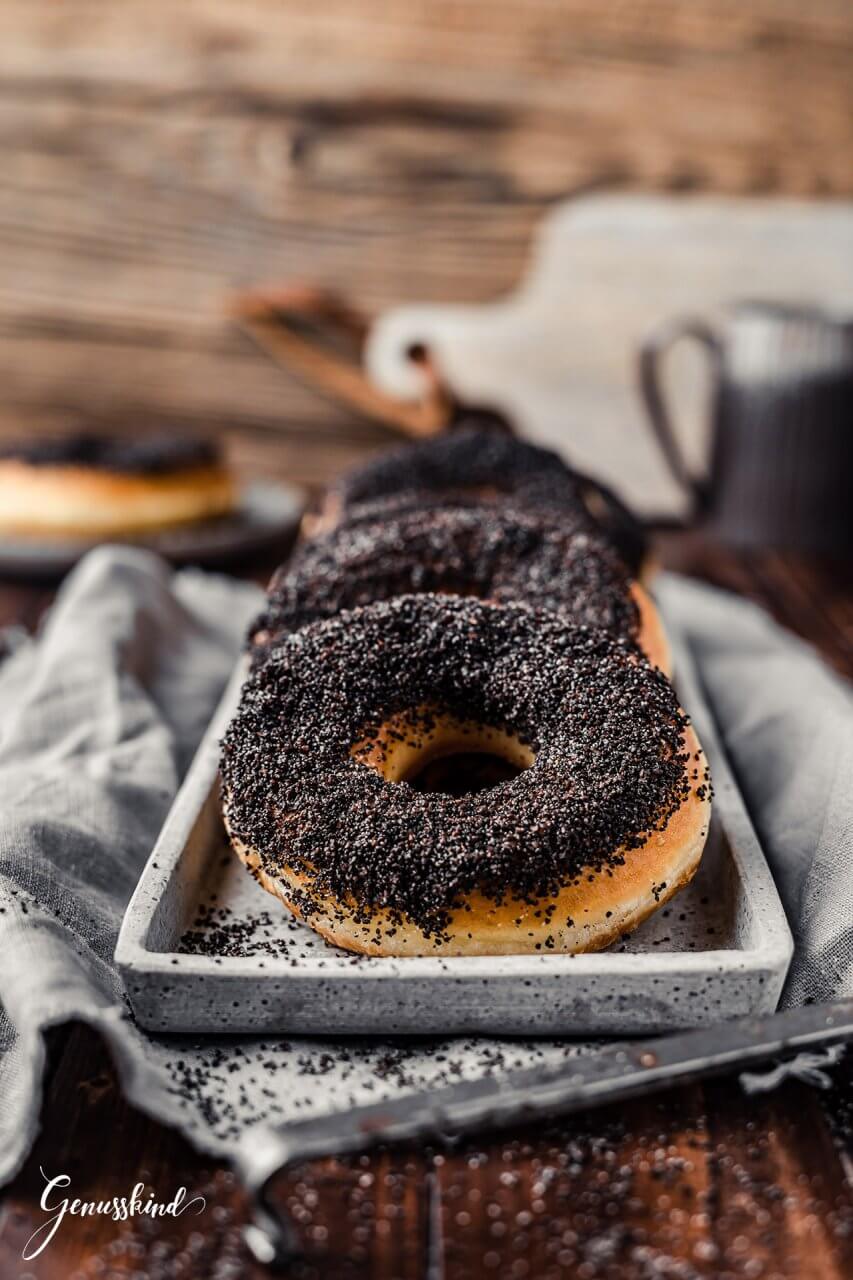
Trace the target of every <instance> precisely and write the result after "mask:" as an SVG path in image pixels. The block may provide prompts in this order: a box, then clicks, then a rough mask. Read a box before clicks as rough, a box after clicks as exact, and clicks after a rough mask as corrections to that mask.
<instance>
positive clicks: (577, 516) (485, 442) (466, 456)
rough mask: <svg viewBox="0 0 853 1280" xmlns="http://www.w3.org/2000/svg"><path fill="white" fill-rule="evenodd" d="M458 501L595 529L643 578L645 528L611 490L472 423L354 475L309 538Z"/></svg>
mask: <svg viewBox="0 0 853 1280" xmlns="http://www.w3.org/2000/svg"><path fill="white" fill-rule="evenodd" d="M459 499H465V500H467V501H473V502H477V503H479V504H492V503H495V502H500V501H502V500H509V501H510V502H511V504H512V505H513V506H515V507H521V508H526V509H529V510H532V511H535V512H542V511H545V510H548V511H553V512H554V513H555V516H556V515H557V514H558V515H559V518H560V519H561V520H570V521H571V522H572V523H573V524H578V523H586V524H587V525H589V526H591V527H593V528H596V529H598V530H599V532H600V533H601V534H603V535H604V536H606V537H607V538H608V540H609V541H610V542H611V543H612V545H613V546H614V547H616V549H617V551H618V552H619V554H620V555H621V556H622V559H623V560H624V561H625V563H626V565H627V566H628V568H629V569H630V571H631V573H632V574H633V575H634V576H635V577H638V576H639V575H640V572H641V569H642V565H643V562H644V560H645V557H646V551H647V547H646V537H645V533H644V532H643V529H642V526H641V525H640V523H639V521H638V520H637V519H636V517H635V516H633V515H632V513H631V512H630V511H629V510H628V508H627V507H626V506H625V504H624V503H623V502H622V501H621V500H620V499H619V498H618V497H617V496H616V494H615V493H613V491H612V490H611V489H608V488H607V487H606V486H604V485H602V484H600V483H599V482H598V481H595V480H592V479H591V478H590V477H588V476H585V475H582V474H581V473H580V472H578V471H575V470H573V469H572V468H570V467H568V466H566V464H565V463H564V462H563V460H562V459H561V458H560V457H559V456H558V455H557V454H556V453H553V452H552V451H551V450H550V449H543V448H541V447H539V446H538V445H534V444H529V443H528V442H527V441H524V440H519V439H518V438H517V437H516V436H513V435H510V434H507V433H506V432H503V431H498V430H495V429H494V428H493V427H492V428H489V427H486V426H482V425H477V424H476V423H473V424H472V425H470V426H466V425H464V424H463V425H461V426H459V427H457V428H456V429H454V430H453V431H451V432H449V433H448V434H447V435H443V436H439V437H437V438H435V439H432V440H422V441H418V442H416V443H414V444H406V445H402V446H401V447H399V448H396V449H390V450H387V451H386V452H384V453H382V454H380V455H379V457H377V458H374V459H372V460H371V461H370V462H368V463H366V464H365V465H364V466H363V467H359V468H357V469H356V470H353V471H351V472H349V473H348V474H347V475H345V476H344V477H343V478H342V479H341V480H340V482H339V483H338V484H337V485H336V486H335V487H333V488H332V489H331V490H330V491H329V493H328V494H327V495H326V499H325V502H324V505H323V508H322V510H321V512H320V514H319V516H315V517H313V519H310V520H309V522H308V525H307V530H306V531H307V532H309V533H310V535H311V536H316V535H318V534H322V533H324V532H328V530H329V529H331V528H333V527H334V526H335V525H336V524H340V523H347V522H356V521H358V522H360V521H361V519H362V515H361V512H362V509H363V508H365V507H367V508H368V517H369V515H370V508H373V510H374V511H376V509H377V508H376V506H375V504H377V503H382V504H383V505H384V509H385V514H387V515H392V514H394V512H395V510H396V509H401V510H402V509H406V508H409V507H411V506H414V505H418V504H422V505H424V504H433V503H435V501H436V500H439V501H443V502H454V501H457V500H459Z"/></svg>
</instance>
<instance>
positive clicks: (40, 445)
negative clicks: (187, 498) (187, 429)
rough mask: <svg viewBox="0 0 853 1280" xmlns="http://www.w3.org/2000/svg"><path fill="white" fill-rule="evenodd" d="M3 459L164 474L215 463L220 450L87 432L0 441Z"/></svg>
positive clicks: (174, 439) (185, 440) (185, 441)
mask: <svg viewBox="0 0 853 1280" xmlns="http://www.w3.org/2000/svg"><path fill="white" fill-rule="evenodd" d="M0 460H3V461H7V460H8V461H16V462H25V463H27V464H28V465H29V466H32V467H83V468H86V469H87V470H92V471H109V472H111V473H123V474H126V475H163V474H166V473H167V472H170V471H188V470H191V469H194V468H196V467H210V466H215V465H216V464H217V463H219V462H220V460H221V451H220V449H219V446H218V444H217V443H216V441H215V440H208V439H203V438H202V437H200V436H192V435H180V434H178V435H175V434H167V433H166V432H156V433H152V434H151V435H143V436H138V437H129V436H101V435H94V434H91V433H87V432H81V433H78V434H76V435H70V436H63V437H61V438H44V439H35V440H21V441H9V442H7V443H6V444H3V445H0Z"/></svg>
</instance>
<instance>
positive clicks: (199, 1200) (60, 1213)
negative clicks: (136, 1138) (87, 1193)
mask: <svg viewBox="0 0 853 1280" xmlns="http://www.w3.org/2000/svg"><path fill="white" fill-rule="evenodd" d="M41 1176H42V1177H43V1178H44V1180H45V1184H46V1185H45V1188H44V1191H43V1192H42V1194H41V1200H40V1201H39V1204H40V1205H41V1208H42V1210H43V1211H44V1212H45V1213H48V1214H50V1217H49V1218H48V1219H47V1221H46V1222H43V1223H42V1224H41V1226H40V1227H37V1228H36V1230H35V1231H34V1232H33V1234H32V1235H31V1236H30V1238H29V1240H28V1241H27V1243H26V1244H25V1245H24V1248H23V1250H22V1253H21V1257H22V1258H23V1259H24V1261H25V1262H31V1261H32V1260H33V1258H37V1257H38V1256H39V1254H40V1253H42V1251H43V1250H44V1249H46V1248H47V1246H48V1245H49V1244H50V1242H51V1240H52V1239H53V1237H54V1236H55V1235H56V1233H57V1231H58V1230H59V1228H60V1226H61V1225H62V1222H63V1219H64V1218H65V1217H72V1218H92V1217H104V1218H111V1219H112V1221H113V1222H127V1221H128V1219H129V1218H135V1217H140V1216H142V1215H147V1216H148V1217H149V1218H163V1217H169V1218H180V1216H181V1214H184V1213H186V1212H187V1211H188V1210H191V1211H193V1213H194V1214H196V1215H198V1214H200V1213H204V1211H205V1209H206V1208H207V1201H206V1200H205V1198H204V1196H193V1197H192V1198H191V1199H187V1189H186V1187H178V1190H177V1191H176V1192H175V1194H174V1196H173V1197H172V1199H171V1200H168V1201H161V1200H157V1199H155V1194H154V1192H153V1191H149V1192H147V1194H146V1191H145V1183H144V1182H137V1184H136V1186H135V1187H134V1188H133V1190H132V1191H131V1193H130V1195H129V1196H113V1197H112V1199H110V1200H78V1199H70V1198H69V1197H68V1196H63V1195H62V1194H61V1193H62V1192H63V1191H65V1190H67V1188H68V1187H70V1186H71V1179H70V1178H69V1176H68V1174H67V1173H59V1174H57V1175H56V1177H55V1178H49V1177H48V1176H47V1174H46V1173H45V1171H44V1169H41Z"/></svg>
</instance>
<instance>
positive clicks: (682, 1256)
mask: <svg viewBox="0 0 853 1280" xmlns="http://www.w3.org/2000/svg"><path fill="white" fill-rule="evenodd" d="M658 545H659V550H660V554H661V557H662V559H663V561H664V562H665V563H666V564H668V565H671V566H675V567H678V568H680V569H682V570H685V571H688V572H692V573H695V574H698V575H700V576H701V577H703V578H706V579H708V580H711V581H714V582H716V583H718V584H720V585H724V586H727V587H731V588H733V589H735V590H737V591H740V592H742V593H743V594H746V595H748V596H750V597H752V598H753V599H756V600H758V601H760V602H761V603H763V604H765V605H766V606H767V607H769V608H770V609H771V610H772V612H773V613H775V614H776V616H777V617H779V618H780V620H782V621H783V622H785V623H786V624H787V625H789V626H791V627H793V628H794V629H795V630H797V631H799V632H800V633H801V634H803V635H804V636H806V637H807V638H809V639H810V640H812V641H813V642H814V643H815V644H816V645H817V646H818V647H819V648H820V649H821V650H822V651H823V652H824V653H825V654H826V656H827V658H828V659H829V660H830V661H831V662H832V663H833V664H834V665H835V666H836V667H837V668H838V669H839V670H841V671H844V672H846V673H848V674H849V673H850V672H851V671H853V648H852V647H851V646H853V578H852V577H851V572H850V569H849V567H846V566H844V565H840V564H830V563H828V562H825V561H816V560H814V559H812V558H804V557H799V556H792V555H782V554H770V553H766V554H760V555H759V554H748V555H747V554H737V555H735V554H733V553H731V552H723V551H720V550H718V549H713V548H711V547H710V546H708V545H707V544H706V543H704V542H703V541H702V539H701V538H698V537H697V536H695V535H690V536H688V535H685V534H672V533H670V534H666V535H661V536H660V537H659V538H658ZM247 570H249V571H251V570H254V571H255V572H256V573H257V572H262V568H261V567H259V566H247ZM48 599H49V593H48V592H47V591H45V590H44V589H39V588H35V587H31V586H27V585H21V584H19V585H10V584H7V585H4V586H2V587H0V620H2V621H11V620H17V621H20V622H23V623H25V624H26V625H28V626H31V625H33V624H34V623H35V622H36V620H37V617H38V614H39V612H40V611H41V610H42V609H43V607H44V606H45V604H46V603H47V601H48ZM834 1080H835V1083H834V1086H833V1089H832V1090H831V1091H830V1092H827V1093H824V1092H821V1091H819V1090H815V1089H812V1088H810V1087H808V1086H806V1085H802V1084H798V1083H789V1084H786V1085H784V1086H783V1087H782V1088H780V1089H778V1090H777V1091H776V1092H775V1093H772V1094H770V1095H765V1096H761V1097H747V1096H746V1095H744V1094H743V1092H742V1091H741V1089H740V1087H739V1086H738V1084H737V1083H736V1082H735V1081H726V1080H723V1081H718V1082H714V1083H710V1084H707V1085H701V1086H700V1085H697V1086H694V1087H691V1088H684V1089H679V1090H675V1091H671V1092H669V1093H667V1094H664V1095H661V1096H659V1097H658V1098H656V1099H653V1100H645V1101H638V1102H635V1103H632V1104H630V1105H626V1106H623V1107H621V1108H619V1109H615V1108H614V1109H610V1110H607V1111H600V1112H597V1113H595V1114H592V1115H590V1116H589V1117H586V1118H583V1119H580V1120H575V1121H572V1122H563V1123H560V1124H552V1125H546V1124H542V1125H538V1126H536V1127H532V1128H529V1129H525V1130H524V1131H518V1132H514V1133H510V1134H504V1135H502V1136H498V1137H481V1138H479V1139H477V1140H476V1141H470V1142H467V1143H465V1144H464V1145H462V1146H460V1147H456V1148H454V1149H453V1150H452V1151H443V1152H442V1151H434V1150H426V1149H409V1150H390V1151H385V1152H377V1153H376V1154H374V1155H371V1156H369V1157H367V1156H365V1157H361V1158H357V1159H349V1160H334V1159H329V1160H323V1161H318V1162H316V1163H314V1164H311V1165H309V1166H306V1167H304V1168H300V1169H298V1170H295V1171H293V1172H292V1173H290V1174H288V1175H287V1176H286V1177H283V1178H282V1179H281V1180H280V1185H279V1186H277V1188H276V1197H277V1200H278V1201H279V1203H280V1204H281V1206H282V1208H283V1209H284V1210H286V1211H287V1212H289V1213H290V1214H291V1215H292V1216H293V1218H294V1220H295V1222H296V1223H297V1225H298V1229H299V1232H300V1236H301V1239H302V1241H303V1244H304V1248H305V1260H304V1261H303V1262H302V1263H300V1264H298V1265H295V1266H294V1267H293V1268H292V1269H291V1274H292V1275H294V1276H297V1275H298V1276H316V1277H318V1278H321V1277H322V1278H326V1277H328V1278H330V1280H337V1278H338V1277H344V1276H353V1277H368V1276H369V1277H376V1278H377V1280H378V1278H379V1277H381V1278H382V1280H390V1278H391V1277H401V1278H402V1277H405V1278H407V1280H408V1278H409V1277H411V1278H412V1280H414V1278H422V1280H437V1278H438V1277H447V1278H448V1280H462V1277H468V1276H471V1277H482V1276H490V1275H494V1276H495V1277H500V1280H504V1277H519V1278H521V1277H536V1278H537V1280H540V1278H545V1277H558V1276H560V1277H577V1278H578V1280H594V1278H596V1277H612V1278H616V1277H618V1278H619V1280H628V1278H629V1277H630V1278H634V1277H637V1278H638V1280H639V1278H641V1277H667V1278H670V1277H671V1278H672V1280H690V1278H691V1277H700V1276H701V1277H705V1276H708V1277H729V1276H731V1277H747V1278H753V1277H754V1278H758V1277H761V1278H762V1280H766V1278H770V1277H781V1276H795V1277H809V1276H815V1277H821V1278H822V1280H841V1278H842V1277H845V1276H849V1275H850V1274H851V1268H853V1200H852V1199H851V1184H850V1181H849V1180H848V1179H849V1178H850V1174H851V1163H850V1154H851V1137H850V1135H851V1124H853V1071H851V1067H850V1065H849V1064H845V1063H842V1064H841V1066H840V1067H839V1068H836V1070H835V1072H834ZM318 1087H321V1086H320V1085H318ZM40 1166H41V1167H43V1168H44V1169H45V1170H47V1171H51V1172H57V1171H61V1172H65V1173H68V1174H69V1175H70V1176H71V1180H72V1186H73V1190H74V1194H76V1195H77V1196H79V1197H80V1198H81V1199H85V1200H98V1199H107V1198H109V1197H111V1196H114V1195H118V1196H120V1195H127V1194H128V1192H129V1190H130V1188H131V1187H132V1185H133V1184H134V1183H135V1182H136V1181H143V1182H145V1184H146V1186H147V1187H149V1188H152V1189H156V1191H157V1193H158V1196H159V1198H161V1199H167V1198H169V1197H170V1196H171V1195H173V1194H174V1192H175V1190H176V1189H177V1187H178V1186H180V1185H185V1186H186V1187H187V1188H188V1189H189V1191H190V1193H191V1194H201V1195H203V1196H205V1197H206V1200H207V1209H206V1210H205V1212H204V1214H203V1215H202V1217H201V1218H200V1219H198V1218H180V1219H178V1220H177V1221H173V1220H171V1219H160V1220H158V1221H156V1222H150V1221H148V1220H147V1219H142V1220H136V1221H135V1222H133V1223H130V1224H127V1223H113V1222H111V1221H109V1220H107V1219H104V1218H89V1219H80V1218H74V1219H69V1220H67V1221H66V1222H65V1223H63V1225H62V1228H61V1229H60V1231H59V1232H58V1234H57V1236H56V1238H55V1239H54V1241H53V1242H52V1243H51V1245H50V1246H49V1248H48V1249H47V1250H46V1251H45V1253H44V1254H42V1255H41V1257H40V1258H39V1259H38V1260H37V1261H36V1262H34V1263H28V1264H27V1263H23V1262H22V1261H21V1250H22V1247H23V1245H24V1242H25V1241H26V1240H27V1239H28V1237H29V1236H30V1234H31V1232H32V1231H33V1230H34V1229H35V1228H36V1227H37V1226H39V1225H40V1224H41V1223H42V1222H43V1221H44V1217H45V1215H44V1214H43V1213H42V1211H41V1210H40V1208H39V1203H38V1202H39V1197H40V1195H41V1191H42V1187H43V1180H42V1176H41V1173H40ZM246 1217H247V1205H246V1201H245V1198H244V1196H243V1194H242V1191H241V1189H240V1187H239V1185H238V1184H237V1182H236V1181H235V1179H234V1177H233V1175H232V1174H231V1173H230V1172H229V1171H228V1169H227V1167H226V1166H225V1165H224V1164H222V1163H220V1162H216V1161H210V1160H207V1159H204V1158H203V1157H201V1156H199V1155H197V1154H196V1153H195V1152H193V1151H192V1150H191V1149H190V1148H189V1146H188V1145H187V1144H186V1142H184V1141H183V1139H181V1138H180V1137H179V1136H178V1135H176V1134H175V1133H173V1132H170V1131H169V1130H167V1129H165V1128H163V1127H162V1126H160V1125H159V1124H156V1123H154V1122H153V1121H151V1120H149V1119H147V1118H145V1117H144V1116H142V1115H140V1114H139V1113H137V1112H135V1111H134V1110H132V1109H131V1108H130V1107H129V1106H128V1105H127V1104H126V1103H125V1102H124V1101H123V1099H122V1097H121V1094H120V1091H119V1087H118V1084H117V1081H116V1076H115V1073H114V1070H113V1068H112V1065H111V1063H110V1061H109V1060H108V1058H107V1056H106V1054H105V1052H104V1049H103V1046H102V1045H101V1044H100V1042H99V1041H98V1039H97V1038H96V1037H95V1036H94V1035H93V1034H92V1033H91V1032H90V1031H88V1030H87V1029H86V1028H83V1027H71V1028H64V1029H60V1030H58V1031H56V1032H54V1033H53V1034H52V1036H51V1040H50V1070H49V1076H48V1083H47V1089H46V1094H45V1100H44V1109H43V1117H42V1132H41V1135H40V1136H39V1138H38V1139H37V1141H36V1144H35V1147H34V1150H33V1152H32V1155H31V1157H30V1159H29V1160H28V1162H27V1164H26V1167H25V1168H24V1170H23V1171H22V1173H21V1174H20V1176H19V1177H18V1178H17V1179H16V1180H15V1182H14V1184H13V1185H12V1186H11V1188H9V1189H8V1190H7V1192H6V1193H5V1195H4V1196H3V1197H2V1200H0V1276H2V1277H3V1280H6V1278H7V1277H8V1278H9V1280H11V1277H25V1276H30V1277H37V1280H72V1278H74V1277H80V1278H81V1280H82V1277H99V1278H100V1280H107V1278H108V1277H120V1276H121V1277H131V1276H133V1277H139V1278H140V1280H141V1278H142V1277H146V1278H147V1280H157V1278H165V1277H176V1278H177V1277H187V1278H188V1280H227V1278H228V1277H243V1276H246V1277H258V1276H261V1275H263V1274H265V1273H264V1271H263V1269H261V1268H259V1267H258V1266H256V1265H255V1264H253V1263H252V1262H251V1261H250V1258H249V1255H248V1253H247V1251H246V1249H245V1246H244V1244H243V1242H242V1236H241V1226H242V1224H243V1223H244V1222H245V1221H246Z"/></svg>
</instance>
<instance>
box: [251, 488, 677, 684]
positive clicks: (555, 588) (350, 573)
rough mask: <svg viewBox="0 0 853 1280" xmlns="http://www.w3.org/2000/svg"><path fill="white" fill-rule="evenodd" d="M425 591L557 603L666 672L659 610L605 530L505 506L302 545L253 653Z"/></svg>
mask: <svg viewBox="0 0 853 1280" xmlns="http://www.w3.org/2000/svg"><path fill="white" fill-rule="evenodd" d="M421 591H434V592H439V593H445V594H448V595H461V596H477V597H479V598H481V599H487V600H491V601H494V602H496V603H505V602H509V601H520V602H521V603H523V604H530V605H537V606H540V607H542V608H545V609H554V610H556V611H557V612H559V613H560V614H561V615H563V616H564V617H565V618H567V619H569V620H570V621H571V622H572V623H574V624H577V625H584V626H593V627H603V628H604V629H605V630H607V631H611V632H613V633H614V634H615V635H619V636H623V637H625V638H626V639H628V640H631V641H632V642H634V643H636V644H638V645H639V647H640V648H641V649H642V650H643V652H644V653H645V654H646V656H647V657H648V658H649V660H650V661H651V662H652V663H653V665H655V666H660V667H662V668H663V669H664V670H665V671H666V670H668V669H669V650H668V645H667V641H666V636H665V634H664V630H663V626H662V624H661V622H660V618H659V615H658V612H657V609H656V608H655V606H654V604H653V603H652V600H651V599H650V597H649V595H648V594H647V593H646V591H645V590H644V589H643V588H642V587H641V586H640V585H639V584H638V583H636V582H632V581H631V580H630V579H629V577H628V573H627V571H626V569H625V567H624V565H623V564H622V561H621V560H620V559H619V557H618V555H617V554H616V553H615V552H614V551H613V550H612V548H611V547H610V546H609V544H608V543H607V542H606V541H605V539H604V538H603V537H602V535H601V534H599V533H598V532H596V531H595V530H593V529H592V528H591V526H590V525H589V524H588V522H587V521H586V520H581V521H580V523H579V524H577V525H575V526H572V524H571V523H567V524H553V523H549V522H547V521H543V520H541V519H540V518H539V517H537V516H535V515H533V514H531V513H530V512H526V511H520V510H512V509H510V508H506V507H504V508H499V507H479V508H477V507H475V508H468V507H461V508H460V507H456V508H454V507H441V508H436V507H428V508H413V509H411V510H409V511H406V512H403V513H400V514H398V515H392V516H389V517H388V518H386V519H384V520H375V521H372V522H371V521H363V522H360V523H357V524H355V525H342V526H339V527H338V528H337V529H335V530H333V531H332V532H331V533H329V534H327V535H326V536H325V537H322V538H317V539H314V540H312V541H311V542H308V543H306V544H304V546H303V547H302V549H301V550H300V552H299V553H298V555H297V557H296V560H295V561H294V562H293V563H292V564H291V565H289V566H286V567H285V568H283V569H282V570H279V572H278V573H277V574H276V575H275V576H274V577H273V580H272V582H271V584H270V588H269V594H268V599H267V604H266V607H265V609H264V611H263V613H262V614H261V616H260V617H259V618H258V620H257V621H256V623H255V624H254V627H253V628H252V633H251V637H250V641H251V645H252V648H253V651H254V652H255V654H256V656H257V655H258V654H260V653H262V652H263V650H264V649H265V648H266V647H268V646H269V645H270V644H271V643H275V641H276V639H277V638H278V637H280V636H281V635H283V634H287V633H288V632H290V631H295V630H297V629H298V628H299V627H302V626H305V625H306V623H309V622H314V621H316V620H317V619H318V618H328V617H332V616H333V615H334V614H336V613H338V612H339V611H340V610H341V609H351V608H354V607H356V606H357V605H364V604H371V603H373V602H374V601H376V600H385V599H389V598H390V597H392V596H398V595H407V594H409V593H413V592H421Z"/></svg>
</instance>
